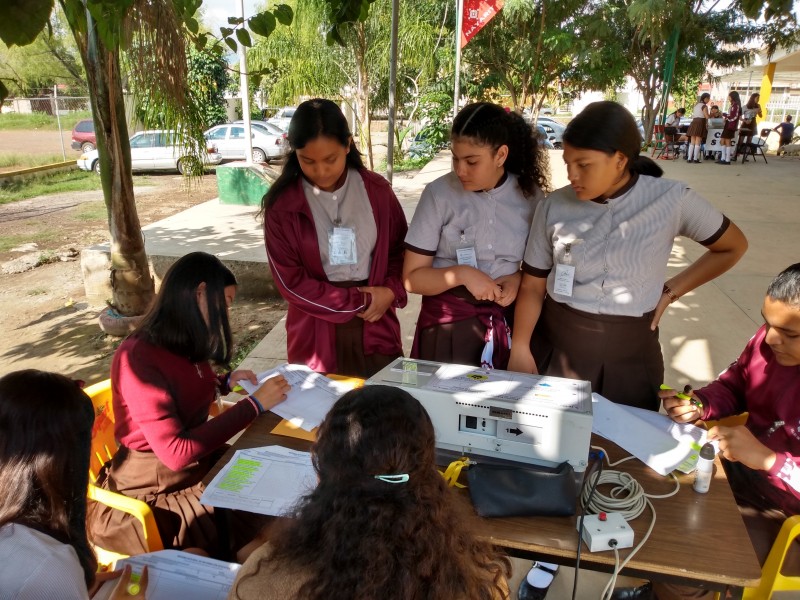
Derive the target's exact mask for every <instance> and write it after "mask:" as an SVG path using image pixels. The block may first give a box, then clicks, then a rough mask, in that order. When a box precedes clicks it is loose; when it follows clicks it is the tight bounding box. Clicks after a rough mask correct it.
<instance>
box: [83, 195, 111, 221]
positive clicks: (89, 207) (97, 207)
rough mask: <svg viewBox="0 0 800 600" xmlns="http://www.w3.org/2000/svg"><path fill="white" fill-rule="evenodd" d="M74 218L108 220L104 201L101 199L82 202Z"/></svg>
mask: <svg viewBox="0 0 800 600" xmlns="http://www.w3.org/2000/svg"><path fill="white" fill-rule="evenodd" d="M75 218H76V219H78V220H79V221H106V220H108V211H107V210H106V203H105V202H103V201H102V200H98V201H96V202H84V203H83V204H81V206H80V208H79V209H78V211H77V212H76V213H75Z"/></svg>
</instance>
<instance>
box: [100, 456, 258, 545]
mask: <svg viewBox="0 0 800 600" xmlns="http://www.w3.org/2000/svg"><path fill="white" fill-rule="evenodd" d="M226 449H227V448H220V450H218V451H217V452H215V453H213V454H212V455H209V456H207V457H205V458H203V459H202V460H201V461H199V462H198V463H196V464H195V465H192V466H190V467H187V468H186V469H183V470H181V471H172V470H171V469H169V468H167V467H166V466H165V465H164V463H162V462H161V461H160V460H159V459H158V457H157V456H156V455H155V454H154V453H153V452H137V451H136V450H130V449H128V448H126V447H125V446H120V448H119V450H118V451H117V453H116V454H115V455H114V458H113V459H112V461H111V462H110V464H109V465H106V467H104V469H103V471H102V472H101V475H100V478H99V479H98V482H97V485H98V486H100V487H103V488H105V489H109V490H111V491H114V492H118V493H120V494H122V495H124V496H128V497H130V498H136V499H138V500H141V501H143V502H145V503H147V504H148V505H149V506H150V507H151V508H152V509H153V514H154V516H155V519H156V523H157V525H158V531H159V533H160V535H161V540H162V541H163V542H164V547H165V548H176V549H181V548H190V547H194V548H202V549H203V550H205V551H206V552H208V553H209V554H210V555H211V556H214V557H219V558H229V557H231V555H232V552H233V551H235V550H236V549H238V548H241V547H242V546H244V545H245V544H246V543H248V542H249V541H251V540H252V539H253V538H255V537H256V536H257V535H258V534H259V532H260V531H261V529H262V528H263V527H265V526H266V525H267V524H269V523H270V521H271V520H272V519H271V517H266V516H264V515H257V514H253V513H245V512H240V511H225V512H227V513H229V514H226V515H225V519H226V520H225V522H224V524H222V527H224V528H226V529H229V533H228V534H227V535H225V536H220V535H219V528H220V519H221V518H222V517H221V515H219V514H215V513H214V508H213V507H211V506H206V505H204V504H201V503H200V496H201V495H202V494H203V490H204V489H205V488H204V486H203V484H202V482H201V480H202V479H203V477H205V475H206V473H208V471H209V470H210V469H211V467H212V466H213V465H214V464H215V463H216V462H217V460H218V459H219V458H220V457H221V456H222V455H223V454H224V453H225V450H226ZM88 522H89V536H90V540H91V541H92V542H94V543H95V544H97V545H98V546H100V547H102V548H105V549H107V550H113V551H115V552H119V553H122V554H130V555H134V554H141V553H143V552H147V546H146V544H145V540H144V536H143V534H142V529H141V526H140V525H139V523H138V521H136V520H135V519H133V517H131V516H130V515H128V514H126V513H123V512H122V511H119V510H115V509H112V508H109V507H107V506H105V505H104V504H100V503H92V506H91V507H90V509H89V518H88Z"/></svg>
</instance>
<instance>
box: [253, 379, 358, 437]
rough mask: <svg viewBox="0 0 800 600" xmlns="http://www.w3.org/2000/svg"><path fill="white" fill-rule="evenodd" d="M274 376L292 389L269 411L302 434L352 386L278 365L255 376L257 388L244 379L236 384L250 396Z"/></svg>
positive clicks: (317, 423)
mask: <svg viewBox="0 0 800 600" xmlns="http://www.w3.org/2000/svg"><path fill="white" fill-rule="evenodd" d="M276 375H283V376H284V377H285V378H286V381H287V382H288V383H289V385H291V386H292V389H291V391H289V393H288V394H287V397H286V400H284V401H283V402H281V403H280V404H278V405H277V406H275V407H274V408H272V409H271V410H272V412H274V413H275V414H276V415H278V416H279V417H283V418H284V419H286V420H287V421H290V422H291V423H292V424H293V425H295V426H296V427H300V428H302V429H305V430H306V431H311V430H312V429H314V428H315V427H319V424H320V423H322V420H323V419H324V418H325V415H327V414H328V411H329V410H330V409H331V407H332V406H333V404H334V403H335V402H336V400H338V399H339V397H340V396H341V395H342V394H344V393H345V392H347V391H349V390H350V389H352V387H353V386H352V384H348V383H344V382H340V381H334V380H333V379H329V378H327V377H325V376H324V375H320V374H319V373H315V372H314V371H312V370H311V369H309V368H308V367H307V366H305V365H281V366H280V367H278V368H277V369H272V370H270V371H264V372H263V373H259V374H258V384H257V385H253V384H252V383H250V382H249V381H246V380H242V381H240V382H239V385H241V386H242V387H243V388H244V389H245V391H247V393H248V394H252V393H253V392H255V391H256V390H257V389H258V388H259V387H261V384H263V383H264V382H265V381H266V380H267V379H270V378H271V377H275V376H276Z"/></svg>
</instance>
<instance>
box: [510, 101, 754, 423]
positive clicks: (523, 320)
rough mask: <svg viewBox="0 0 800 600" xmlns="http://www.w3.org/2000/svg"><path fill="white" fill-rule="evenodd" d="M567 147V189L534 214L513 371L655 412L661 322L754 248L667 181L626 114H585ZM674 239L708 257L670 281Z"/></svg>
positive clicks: (595, 109)
mask: <svg viewBox="0 0 800 600" xmlns="http://www.w3.org/2000/svg"><path fill="white" fill-rule="evenodd" d="M563 139H564V162H565V163H566V165H567V175H568V177H569V180H570V184H571V185H570V186H567V187H564V188H562V189H560V190H556V191H555V192H553V193H552V194H550V195H549V196H548V197H547V198H546V199H545V200H544V201H543V202H542V203H541V204H540V205H539V207H538V208H537V209H536V215H535V216H534V219H533V225H532V226H531V232H530V236H529V238H528V246H527V248H526V250H525V257H524V260H523V263H522V269H523V271H524V275H523V278H522V285H521V286H520V292H519V297H518V298H517V308H516V313H515V315H514V327H515V329H514V343H513V345H512V346H511V360H510V361H509V365H508V368H509V370H512V371H519V372H523V373H543V374H548V375H556V376H560V377H571V378H576V379H584V380H587V381H589V382H591V386H592V391H594V392H598V393H600V394H602V395H603V396H605V397H606V398H608V399H609V400H612V401H613V402H618V403H621V404H628V405H632V406H638V407H641V408H647V409H650V410H658V397H657V391H658V389H659V386H660V384H661V382H662V378H663V375H664V359H663V357H662V354H661V346H660V344H659V341H658V323H659V321H660V320H661V316H662V315H663V313H664V311H665V310H666V309H667V307H668V306H669V305H670V303H672V302H674V301H676V300H677V299H678V298H680V297H681V296H683V295H684V294H686V293H687V292H689V291H691V290H693V289H695V288H696V287H698V286H700V285H702V284H704V283H706V282H708V281H710V280H712V279H714V278H715V277H718V276H719V275H721V274H722V273H724V272H725V271H727V270H728V269H730V268H731V267H732V266H733V265H735V264H736V263H737V262H738V260H739V259H740V258H741V256H742V255H743V254H744V252H745V250H746V248H747V240H746V239H745V237H744V235H743V234H742V232H741V231H740V230H739V228H738V227H736V225H734V224H733V223H732V222H731V221H730V220H729V219H728V218H727V217H726V216H725V215H723V214H722V213H721V212H719V211H718V210H717V209H715V208H714V207H713V206H711V204H709V203H708V201H706V200H705V199H703V198H702V197H700V196H699V195H698V194H697V193H695V192H694V191H693V190H691V189H689V188H688V187H687V186H686V184H684V183H681V182H678V181H671V180H668V179H661V174H662V171H661V169H660V168H659V167H658V166H657V165H656V164H655V162H653V161H652V160H651V159H650V158H648V157H645V156H641V155H640V148H641V139H640V136H639V132H638V129H637V127H636V122H635V121H634V119H633V116H632V115H631V114H630V112H628V110H627V109H626V108H624V107H623V106H621V105H620V104H617V103H615V102H594V103H592V104H589V105H588V106H587V107H586V108H585V109H584V110H583V112H581V113H580V114H579V115H578V116H576V117H575V118H574V119H573V120H572V121H571V122H570V124H569V125H568V126H567V129H566V130H565V131H564V138H563ZM678 235H682V236H685V237H688V238H690V239H693V240H695V241H697V242H698V243H700V244H701V245H703V246H705V247H706V249H707V251H706V253H705V254H704V255H703V256H702V257H701V258H699V259H698V260H696V261H695V262H694V263H692V264H690V265H689V266H687V267H686V268H684V269H683V270H682V271H681V272H679V273H677V274H676V275H674V276H672V277H669V278H667V262H668V261H669V258H670V254H671V252H672V246H673V241H674V238H675V236H678Z"/></svg>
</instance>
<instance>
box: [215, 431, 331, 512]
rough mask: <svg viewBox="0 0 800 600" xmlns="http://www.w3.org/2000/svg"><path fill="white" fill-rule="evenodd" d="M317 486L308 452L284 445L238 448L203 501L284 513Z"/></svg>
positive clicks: (221, 506) (238, 508)
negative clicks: (291, 448)
mask: <svg viewBox="0 0 800 600" xmlns="http://www.w3.org/2000/svg"><path fill="white" fill-rule="evenodd" d="M316 486H317V473H316V471H314V467H313V466H312V464H311V455H310V454H309V453H308V452H300V451H298V450H290V449H289V448H284V447H282V446H265V447H263V448H249V449H247V450H237V451H236V452H235V453H234V455H233V458H231V460H230V462H229V463H228V464H227V465H225V466H224V467H223V468H222V470H221V471H220V472H219V473H217V475H216V477H214V479H213V480H212V481H211V483H209V484H208V487H206V489H205V491H204V492H203V495H202V497H201V498H200V502H202V503H203V504H207V505H209V506H216V507H219V508H232V509H236V510H246V511H248V512H254V513H259V514H262V515H275V516H279V515H284V514H286V513H288V512H290V511H291V509H292V508H293V507H294V506H295V505H296V504H297V502H298V501H299V500H300V498H301V497H302V496H304V495H305V494H308V493H309V492H311V491H312V490H313V489H314V488H315V487H316Z"/></svg>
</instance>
